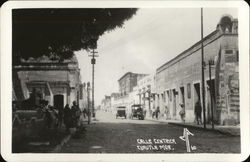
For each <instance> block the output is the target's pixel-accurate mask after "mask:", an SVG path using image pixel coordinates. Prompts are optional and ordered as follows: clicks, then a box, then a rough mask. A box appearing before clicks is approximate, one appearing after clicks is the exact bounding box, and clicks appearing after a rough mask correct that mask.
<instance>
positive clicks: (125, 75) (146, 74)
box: [118, 71, 148, 82]
mask: <svg viewBox="0 0 250 162" xmlns="http://www.w3.org/2000/svg"><path fill="white" fill-rule="evenodd" d="M129 73H130V74H137V75H148V74H142V73H133V72H131V71H129V72H127V73H125V74H124V75H123V76H122V77H121V78H120V79H118V82H119V81H120V80H121V79H123V78H124V77H125V76H126V75H127V74H129Z"/></svg>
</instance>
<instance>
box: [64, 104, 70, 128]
mask: <svg viewBox="0 0 250 162" xmlns="http://www.w3.org/2000/svg"><path fill="white" fill-rule="evenodd" d="M63 114H64V116H63V121H64V124H65V126H66V130H67V131H69V128H70V124H71V112H70V107H69V104H66V105H65V107H64V109H63Z"/></svg>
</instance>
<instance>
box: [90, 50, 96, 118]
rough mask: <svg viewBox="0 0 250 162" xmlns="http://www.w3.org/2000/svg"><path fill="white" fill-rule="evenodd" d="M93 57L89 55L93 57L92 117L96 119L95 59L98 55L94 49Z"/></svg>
mask: <svg viewBox="0 0 250 162" xmlns="http://www.w3.org/2000/svg"><path fill="white" fill-rule="evenodd" d="M91 53H92V55H89V56H90V57H92V59H91V64H92V117H95V100H94V90H95V89H94V84H95V82H94V76H95V62H96V60H95V57H98V55H96V53H98V52H96V51H95V50H94V49H93V50H92V52H91Z"/></svg>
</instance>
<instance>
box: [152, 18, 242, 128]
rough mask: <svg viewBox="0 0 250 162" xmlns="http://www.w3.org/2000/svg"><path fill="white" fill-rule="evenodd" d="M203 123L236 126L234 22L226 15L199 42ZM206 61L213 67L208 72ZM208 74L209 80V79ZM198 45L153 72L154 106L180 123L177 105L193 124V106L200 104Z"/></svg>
mask: <svg viewBox="0 0 250 162" xmlns="http://www.w3.org/2000/svg"><path fill="white" fill-rule="evenodd" d="M202 41H203V45H204V67H205V70H204V75H205V105H206V107H205V113H206V121H207V122H208V123H211V118H212V108H213V114H214V121H215V122H216V123H218V124H239V122H240V117H239V114H240V112H239V111H240V107H239V71H238V64H239V63H238V61H239V52H238V20H237V19H233V18H232V17H231V16H230V15H224V16H222V18H221V19H220V22H219V23H218V25H217V28H216V30H215V31H214V32H212V33H211V34H209V35H207V36H206V37H205V38H204V39H203V40H202ZM209 60H212V61H214V65H213V66H212V68H210V69H209V66H208V62H209ZM209 70H211V80H210V77H209V74H210V73H209ZM201 88H202V87H201V41H199V42H197V43H196V44H194V45H193V46H191V47H190V48H188V49H187V50H185V51H184V52H182V53H181V54H179V55H178V56H176V57H175V58H173V59H172V60H170V61H168V62H166V63H165V64H164V65H162V66H160V67H159V68H157V70H156V92H157V97H156V105H157V106H159V107H160V112H161V113H162V112H168V113H169V115H170V117H171V119H177V120H180V116H179V111H180V107H179V104H181V103H183V104H184V107H185V113H186V121H187V122H194V119H195V115H194V106H195V103H196V102H197V101H201V103H202V102H203V101H202V89H201Z"/></svg>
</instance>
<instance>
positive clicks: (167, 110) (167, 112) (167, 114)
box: [165, 106, 169, 120]
mask: <svg viewBox="0 0 250 162" xmlns="http://www.w3.org/2000/svg"><path fill="white" fill-rule="evenodd" d="M165 115H166V120H168V119H169V109H168V106H165Z"/></svg>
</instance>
